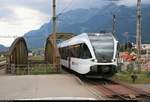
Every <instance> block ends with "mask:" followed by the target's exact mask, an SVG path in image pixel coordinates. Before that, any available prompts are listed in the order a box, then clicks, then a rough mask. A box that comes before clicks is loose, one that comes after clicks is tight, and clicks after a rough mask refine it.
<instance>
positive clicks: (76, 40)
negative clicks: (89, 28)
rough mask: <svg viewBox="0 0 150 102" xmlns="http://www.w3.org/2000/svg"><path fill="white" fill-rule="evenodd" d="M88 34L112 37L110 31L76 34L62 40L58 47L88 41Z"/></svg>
mask: <svg viewBox="0 0 150 102" xmlns="http://www.w3.org/2000/svg"><path fill="white" fill-rule="evenodd" d="M89 36H100V37H111V38H113V39H114V36H113V34H112V33H82V34H80V35H77V36H75V37H73V38H71V39H69V40H66V41H63V42H62V43H59V44H58V47H65V46H68V45H74V44H80V43H85V42H86V41H89Z"/></svg>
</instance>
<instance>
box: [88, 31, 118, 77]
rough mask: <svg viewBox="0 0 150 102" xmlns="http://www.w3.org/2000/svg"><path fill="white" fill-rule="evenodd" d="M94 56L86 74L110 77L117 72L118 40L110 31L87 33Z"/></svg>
mask: <svg viewBox="0 0 150 102" xmlns="http://www.w3.org/2000/svg"><path fill="white" fill-rule="evenodd" d="M88 37H89V40H90V43H91V46H92V49H93V53H94V54H93V55H94V58H93V59H92V60H91V61H92V62H93V65H91V67H90V72H89V73H88V74H92V75H98V76H102V77H111V76H113V75H114V74H115V73H116V72H117V65H118V64H117V62H118V61H117V58H118V50H117V45H118V41H117V40H116V39H115V37H114V36H113V35H112V34H111V33H104V34H103V33H102V34H101V33H94V34H88Z"/></svg>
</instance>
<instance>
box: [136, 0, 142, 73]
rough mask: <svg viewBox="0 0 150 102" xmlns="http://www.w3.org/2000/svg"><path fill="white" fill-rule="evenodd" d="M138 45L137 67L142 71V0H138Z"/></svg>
mask: <svg viewBox="0 0 150 102" xmlns="http://www.w3.org/2000/svg"><path fill="white" fill-rule="evenodd" d="M136 47H137V67H138V72H140V71H141V65H140V58H141V0H137V28H136Z"/></svg>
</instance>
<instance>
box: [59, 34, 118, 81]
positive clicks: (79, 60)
mask: <svg viewBox="0 0 150 102" xmlns="http://www.w3.org/2000/svg"><path fill="white" fill-rule="evenodd" d="M57 46H58V49H59V52H60V56H61V60H60V64H61V65H62V66H64V67H66V68H69V69H70V70H73V71H74V72H76V73H78V74H81V75H87V76H99V77H102V78H103V77H107V78H108V77H112V76H113V75H114V74H115V73H116V72H117V67H118V41H117V39H116V38H115V37H114V36H113V34H112V33H82V34H80V35H77V36H75V37H72V38H71V39H68V40H66V41H63V42H61V43H59V44H58V45H57Z"/></svg>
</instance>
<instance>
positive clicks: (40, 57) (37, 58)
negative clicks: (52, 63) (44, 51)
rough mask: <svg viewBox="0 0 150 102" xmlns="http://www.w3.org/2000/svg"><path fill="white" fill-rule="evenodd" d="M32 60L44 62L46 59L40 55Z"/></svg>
mask: <svg viewBox="0 0 150 102" xmlns="http://www.w3.org/2000/svg"><path fill="white" fill-rule="evenodd" d="M30 60H39V61H43V60H44V57H43V56H40V55H38V56H32V57H31V58H30Z"/></svg>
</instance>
